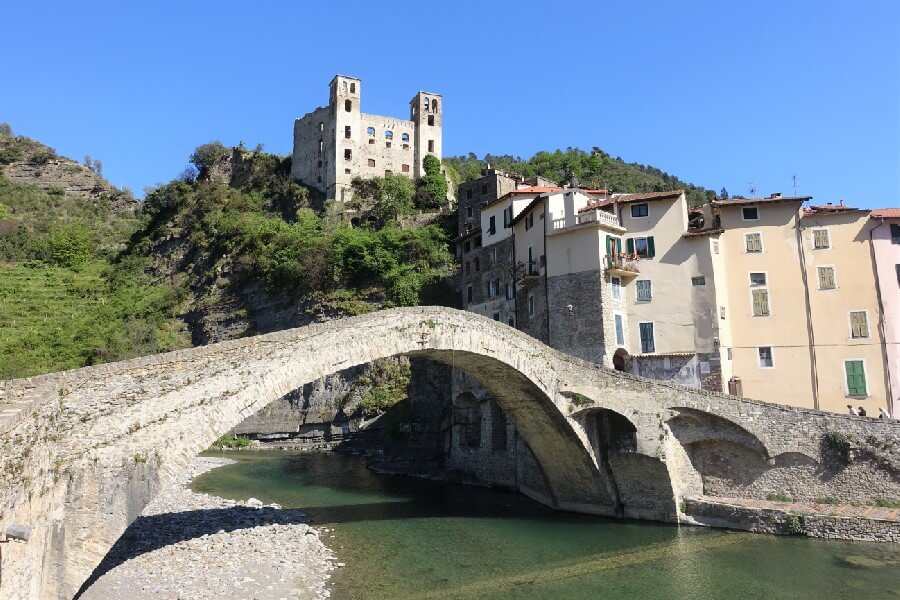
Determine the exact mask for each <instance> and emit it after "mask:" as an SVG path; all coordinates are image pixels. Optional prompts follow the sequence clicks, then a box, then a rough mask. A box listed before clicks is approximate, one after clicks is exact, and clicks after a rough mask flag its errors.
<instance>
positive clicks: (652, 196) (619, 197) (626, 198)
mask: <svg viewBox="0 0 900 600" xmlns="http://www.w3.org/2000/svg"><path fill="white" fill-rule="evenodd" d="M589 192H597V193H601V192H602V193H608V192H607V191H606V190H589ZM683 193H684V190H670V191H668V192H642V193H640V194H614V195H613V196H612V198H606V199H604V200H596V201H594V202H588V203H587V205H586V206H584V207H582V208H580V209H578V212H580V213H583V212H587V211H589V210H594V209H595V208H603V207H604V206H612V205H613V204H617V203H621V202H638V201H641V200H665V199H667V198H677V197H678V196H680V195H681V194H683Z"/></svg>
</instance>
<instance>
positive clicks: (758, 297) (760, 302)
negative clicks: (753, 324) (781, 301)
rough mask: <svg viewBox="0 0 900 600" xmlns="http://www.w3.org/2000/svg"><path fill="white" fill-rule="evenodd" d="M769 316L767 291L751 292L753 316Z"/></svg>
mask: <svg viewBox="0 0 900 600" xmlns="http://www.w3.org/2000/svg"><path fill="white" fill-rule="evenodd" d="M768 314H769V290H753V315H754V316H757V317H765V316H768Z"/></svg>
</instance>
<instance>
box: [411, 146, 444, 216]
mask: <svg viewBox="0 0 900 600" xmlns="http://www.w3.org/2000/svg"><path fill="white" fill-rule="evenodd" d="M422 168H423V169H424V170H425V175H423V176H422V177H420V178H419V181H418V182H416V202H415V204H416V207H417V208H420V209H435V208H440V207H441V206H442V205H443V204H444V203H445V202H446V201H447V180H446V179H444V176H443V175H442V174H441V161H440V160H439V159H438V158H437V157H436V156H435V155H433V154H429V155H427V156H426V157H425V158H424V159H423V160H422Z"/></svg>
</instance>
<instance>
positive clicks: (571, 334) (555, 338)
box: [546, 270, 615, 364]
mask: <svg viewBox="0 0 900 600" xmlns="http://www.w3.org/2000/svg"><path fill="white" fill-rule="evenodd" d="M546 281H547V283H546V285H547V291H548V296H549V302H550V307H549V310H548V313H547V315H548V319H549V342H548V344H549V345H550V346H552V347H554V348H556V349H557V350H561V351H563V352H565V353H567V354H571V355H572V356H577V357H578V358H581V359H584V360H587V361H590V362H595V363H598V364H602V363H603V362H604V360H603V359H604V356H605V355H606V344H607V339H606V337H605V335H604V334H605V327H604V317H605V313H604V311H603V306H602V304H601V293H600V292H601V290H600V288H601V285H602V274H601V272H600V271H599V270H597V271H583V272H581V273H567V274H566V275H559V276H556V277H548V278H547V280H546ZM569 307H571V309H570V308H569ZM612 339H613V340H615V337H613V338H612Z"/></svg>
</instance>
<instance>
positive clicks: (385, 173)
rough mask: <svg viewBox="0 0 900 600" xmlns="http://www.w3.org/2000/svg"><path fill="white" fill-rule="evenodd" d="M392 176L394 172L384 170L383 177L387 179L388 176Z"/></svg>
mask: <svg viewBox="0 0 900 600" xmlns="http://www.w3.org/2000/svg"><path fill="white" fill-rule="evenodd" d="M393 174H394V172H393V171H391V170H390V169H385V170H384V176H385V177H387V176H389V175H393Z"/></svg>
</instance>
